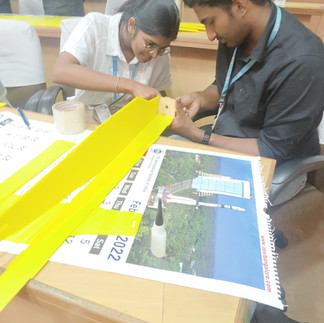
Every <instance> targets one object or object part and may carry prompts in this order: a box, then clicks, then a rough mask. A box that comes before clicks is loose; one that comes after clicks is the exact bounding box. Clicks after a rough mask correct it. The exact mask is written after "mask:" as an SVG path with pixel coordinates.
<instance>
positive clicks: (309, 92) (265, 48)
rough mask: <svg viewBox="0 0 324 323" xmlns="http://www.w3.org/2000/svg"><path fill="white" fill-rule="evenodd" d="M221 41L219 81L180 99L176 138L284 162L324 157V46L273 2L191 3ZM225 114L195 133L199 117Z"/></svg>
mask: <svg viewBox="0 0 324 323" xmlns="http://www.w3.org/2000/svg"><path fill="white" fill-rule="evenodd" d="M184 1H185V3H186V4H187V5H188V6H189V7H192V8H193V9H194V11H195V13H196V15H197V17H198V19H199V20H200V22H201V23H203V24H204V25H205V27H206V33H207V36H208V38H209V39H210V40H211V41H213V40H218V42H219V49H218V53H217V64H216V79H215V81H214V82H213V83H212V84H211V85H210V86H209V87H208V88H207V89H205V90H203V91H197V92H193V93H189V94H185V95H183V96H181V97H179V98H177V99H176V104H177V116H176V117H175V119H174V121H173V123H172V125H171V126H170V128H169V130H171V131H172V132H173V133H175V134H177V135H180V136H182V137H185V138H187V139H189V140H191V141H195V142H201V143H203V144H209V145H212V146H215V147H219V148H224V149H229V150H232V151H237V152H241V153H247V154H252V155H261V156H264V157H269V158H273V159H276V160H277V165H278V164H280V163H282V162H284V161H287V160H290V159H293V158H296V157H306V156H311V155H316V154H319V153H320V145H319V139H318V133H317V127H318V125H319V123H320V121H321V119H322V114H323V107H324V45H323V41H322V40H321V39H320V38H319V37H317V36H316V35H315V34H313V33H312V32H311V31H310V30H309V29H307V28H306V27H305V26H304V25H303V24H302V23H301V22H299V21H298V20H297V19H296V18H295V17H294V16H292V15H291V14H289V13H288V12H287V11H285V10H284V9H280V8H279V7H277V6H276V5H275V4H274V3H273V2H272V1H270V0H184ZM201 111H213V112H214V113H215V114H216V113H218V115H217V117H216V118H215V121H214V125H213V126H209V127H207V128H205V129H199V128H197V127H196V126H195V124H194V122H193V121H192V118H194V117H195V116H196V115H197V113H198V112H201Z"/></svg>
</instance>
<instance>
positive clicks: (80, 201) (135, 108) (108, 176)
mask: <svg viewBox="0 0 324 323" xmlns="http://www.w3.org/2000/svg"><path fill="white" fill-rule="evenodd" d="M158 102H159V98H156V99H153V100H151V101H146V100H143V99H139V98H135V99H134V100H133V101H131V102H130V103H129V104H128V105H127V106H125V107H124V108H123V109H122V110H120V111H119V112H118V113H116V114H115V115H113V116H112V117H111V118H110V119H108V120H107V121H106V122H105V123H103V124H102V125H100V126H99V127H98V128H97V129H96V130H95V131H93V132H92V134H91V135H90V136H89V137H87V138H86V139H85V140H84V141H83V142H82V143H81V144H80V145H79V146H78V147H76V149H75V150H74V151H72V152H71V153H70V155H68V156H67V157H66V158H65V159H64V160H63V161H62V162H61V163H60V164H58V165H57V166H56V167H55V168H54V169H53V170H52V171H51V172H50V173H48V174H47V175H46V176H45V177H44V178H43V179H42V180H41V181H39V182H38V183H37V184H36V185H35V186H34V187H33V188H32V189H30V190H29V191H28V192H27V193H26V194H24V195H23V197H22V198H21V199H18V200H17V202H16V203H14V204H13V205H12V206H11V207H10V208H8V209H6V210H4V211H3V212H2V214H1V231H0V233H1V235H2V236H3V237H8V236H12V235H13V234H16V233H17V232H18V231H19V230H20V229H22V228H24V227H25V226H26V225H28V224H30V223H32V222H33V221H35V220H36V219H39V218H40V217H41V216H42V215H43V214H44V213H45V212H52V213H53V214H55V216H52V217H49V219H48V220H47V221H45V223H44V224H43V225H42V226H41V227H40V228H39V230H38V231H37V232H36V233H35V234H33V235H32V237H30V238H29V241H30V246H29V247H28V248H27V249H26V250H25V251H23V252H22V253H21V254H20V255H19V256H17V257H16V258H15V259H14V260H13V261H12V262H11V263H10V264H9V266H8V267H7V269H6V270H5V272H4V273H3V274H2V275H1V276H0V290H1V294H2V297H1V299H0V310H2V309H3V308H4V307H5V306H6V305H7V304H8V302H9V301H10V300H11V299H12V298H13V297H14V296H15V295H16V294H17V293H18V292H19V290H20V289H21V288H22V287H23V286H24V285H25V284H26V283H27V282H28V280H29V279H31V278H33V277H34V276H35V275H36V274H37V272H38V271H39V270H40V269H41V268H42V266H44V265H45V264H46V262H47V261H48V259H49V258H50V256H51V255H52V254H53V253H54V252H55V250H56V249H57V248H58V247H59V246H60V245H61V244H62V243H63V242H64V240H65V239H66V238H67V237H68V236H69V235H71V233H72V232H73V231H74V230H75V229H76V228H77V227H78V226H79V225H80V224H81V223H82V222H83V221H84V220H85V219H86V218H87V217H88V216H89V214H91V212H93V211H94V210H95V209H96V207H97V206H98V205H100V203H101V202H102V201H103V200H104V199H105V197H106V195H107V194H108V193H109V192H110V191H111V190H112V189H113V188H114V187H115V186H116V185H117V184H118V183H119V182H120V180H121V179H122V178H123V177H124V176H125V175H126V174H127V172H128V171H129V170H130V169H131V167H132V166H133V165H134V164H135V163H136V162H137V161H138V160H139V159H140V158H141V157H142V155H143V154H144V153H145V151H146V150H147V149H148V148H149V147H150V145H151V144H153V143H154V142H155V141H156V140H157V139H158V137H159V135H160V134H161V133H162V131H163V130H164V129H165V128H166V127H167V126H168V125H169V124H170V123H171V122H172V119H173V117H172V116H169V115H161V114H158V108H159V107H158V105H159V104H158ZM90 179H93V180H92V181H91V182H90V183H89V184H88V185H87V186H86V187H85V189H83V190H82V191H81V192H80V193H79V194H77V195H76V197H74V198H73V200H72V202H71V203H69V204H65V205H64V206H63V207H61V206H59V207H58V206H57V204H58V203H59V202H60V201H61V199H62V196H64V195H65V196H66V195H67V194H68V193H70V192H72V191H73V190H74V189H75V188H77V187H79V186H81V185H82V184H83V183H86V182H87V181H89V180H90ZM62 191H63V193H62ZM43 192H51V194H46V195H45V196H44V194H43ZM35 203H37V205H35ZM13 217H14V218H15V219H14V220H13V219H12V218H13ZM26 218H27V219H26ZM132 221H133V222H132V224H133V225H134V219H132ZM22 223H23V224H22ZM137 225H139V221H138V223H137Z"/></svg>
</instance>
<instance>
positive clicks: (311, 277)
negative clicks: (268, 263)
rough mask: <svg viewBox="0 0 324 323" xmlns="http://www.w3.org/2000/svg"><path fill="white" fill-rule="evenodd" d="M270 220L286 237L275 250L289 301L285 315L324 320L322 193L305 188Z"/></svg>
mask: <svg viewBox="0 0 324 323" xmlns="http://www.w3.org/2000/svg"><path fill="white" fill-rule="evenodd" d="M277 213H278V212H277ZM273 222H274V224H275V226H276V228H277V229H280V230H282V231H284V232H285V235H286V237H287V238H288V240H289V244H288V246H287V247H286V248H284V249H281V250H280V249H278V250H277V252H278V253H279V259H278V273H279V279H280V283H281V285H282V286H283V288H284V289H285V291H286V300H287V303H288V305H289V307H288V310H287V312H286V315H287V316H289V317H290V318H292V319H294V320H297V321H300V322H309V323H321V322H324V306H323V305H324V195H323V194H321V193H319V192H318V191H316V192H314V191H313V190H312V189H309V190H308V189H307V190H306V193H305V192H304V193H303V196H302V198H300V197H299V198H298V199H296V200H295V201H294V202H293V203H290V205H289V206H288V207H287V208H285V209H281V210H280V219H278V218H276V219H274V220H273ZM274 323H275V322H274Z"/></svg>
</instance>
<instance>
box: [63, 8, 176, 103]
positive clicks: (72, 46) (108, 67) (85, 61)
mask: <svg viewBox="0 0 324 323" xmlns="http://www.w3.org/2000/svg"><path fill="white" fill-rule="evenodd" d="M121 15H122V14H121V13H118V14H115V15H113V16H110V15H104V14H102V13H97V12H92V13H89V14H87V15H86V16H85V17H83V18H82V19H81V20H80V22H79V23H78V24H77V25H76V27H75V28H74V29H73V31H72V33H71V35H70V36H69V38H68V39H67V41H66V42H65V44H64V46H63V48H62V50H61V52H62V51H64V52H68V53H70V54H72V55H73V56H74V57H76V59H77V60H78V61H79V63H80V64H81V65H82V66H86V67H88V68H91V69H93V70H96V71H99V72H102V73H106V74H109V75H113V56H116V57H117V75H118V76H121V77H125V78H131V75H132V72H133V69H134V67H135V65H136V64H137V63H138V60H137V58H136V57H135V58H134V59H133V60H132V61H131V62H130V63H127V61H126V59H125V56H124V54H123V52H122V50H121V48H120V43H119V37H118V30H119V22H120V19H121ZM134 80H136V81H138V82H140V83H143V84H146V85H149V86H151V87H153V88H156V89H157V90H159V91H162V90H165V89H167V88H168V87H169V86H170V85H171V82H172V77H171V67H170V55H165V56H158V57H157V58H155V59H151V60H150V61H149V62H147V63H139V64H138V67H137V70H136V74H135V77H134ZM113 97H114V93H113V92H94V91H85V90H81V89H76V90H75V95H74V96H73V97H70V98H68V99H70V100H77V101H82V102H84V103H85V104H87V105H98V104H103V103H107V104H108V105H109V104H110V103H111V102H112V101H113Z"/></svg>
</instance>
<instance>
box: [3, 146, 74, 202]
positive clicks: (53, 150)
mask: <svg viewBox="0 0 324 323" xmlns="http://www.w3.org/2000/svg"><path fill="white" fill-rule="evenodd" d="M73 146H74V143H73V142H70V141H64V140H57V141H55V142H54V143H53V144H52V145H50V146H49V147H47V148H46V149H45V150H44V151H43V152H41V153H40V154H39V155H38V156H36V157H35V158H34V159H33V160H31V161H30V162H29V163H27V164H26V165H25V166H23V167H22V168H21V169H20V170H18V171H17V172H16V173H14V174H13V175H12V176H10V177H9V178H7V179H6V180H4V181H3V182H2V183H0V203H1V202H2V201H3V200H4V199H6V198H7V197H8V196H9V195H11V194H12V193H14V192H16V191H17V190H18V189H19V188H21V187H22V186H23V185H24V184H26V183H27V182H28V181H29V180H31V179H32V178H33V177H34V176H36V175H37V174H38V173H39V172H41V171H42V170H44V169H45V168H46V167H47V166H49V165H50V164H51V163H53V162H54V161H55V160H56V159H57V158H59V157H60V156H61V155H62V154H64V153H65V152H66V151H68V150H69V149H70V148H71V147H73Z"/></svg>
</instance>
